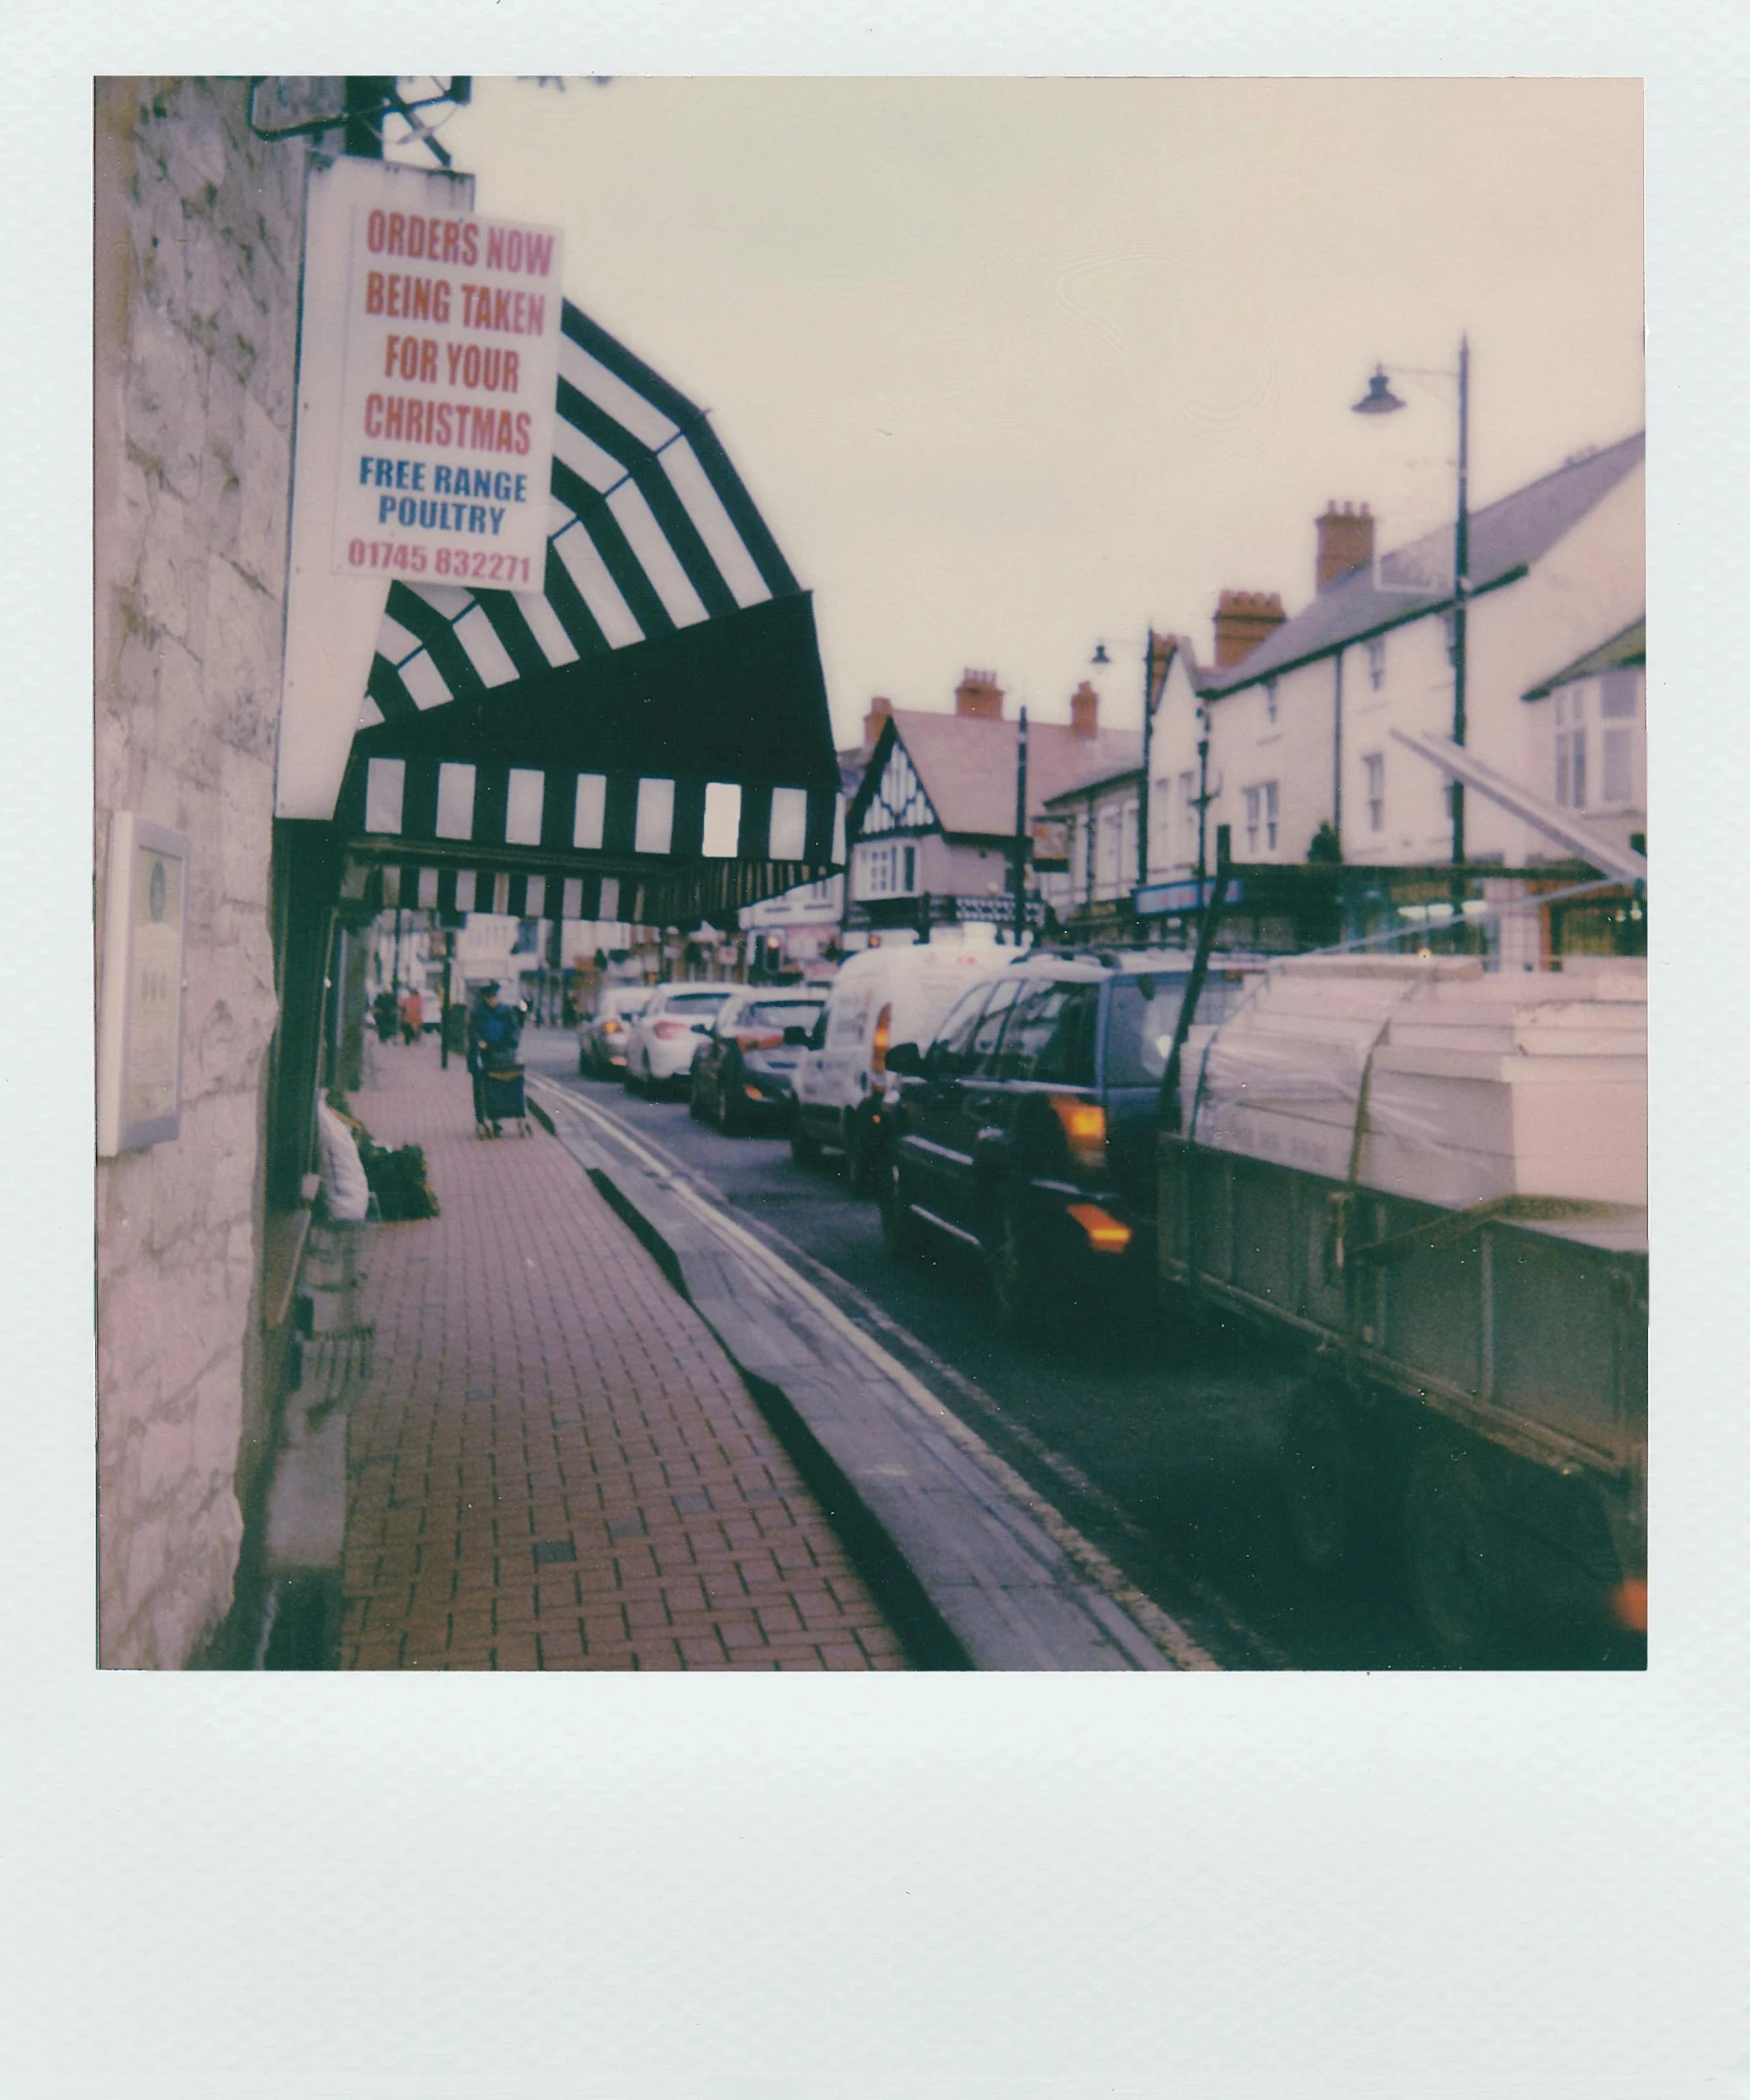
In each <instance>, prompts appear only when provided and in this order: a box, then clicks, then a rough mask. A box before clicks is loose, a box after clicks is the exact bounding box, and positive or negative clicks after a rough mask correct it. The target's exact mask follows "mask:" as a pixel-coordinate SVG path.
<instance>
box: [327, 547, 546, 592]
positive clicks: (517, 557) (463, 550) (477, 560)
mask: <svg viewBox="0 0 1750 2100" xmlns="http://www.w3.org/2000/svg"><path fill="white" fill-rule="evenodd" d="M347 561H348V565H349V566H350V567H353V568H398V569H400V570H401V571H402V573H403V574H404V575H413V576H423V575H425V574H426V573H427V572H428V570H429V571H430V572H431V573H432V574H433V575H435V576H455V577H457V578H460V579H464V580H466V581H467V582H470V583H509V584H515V583H526V582H528V581H529V573H528V569H529V562H528V556H527V555H526V554H493V553H488V552H487V551H486V550H485V549H484V548H483V547H478V548H476V547H466V546H434V547H425V546H419V545H416V544H415V543H414V542H412V541H410V540H407V539H351V540H349V541H348V542H347Z"/></svg>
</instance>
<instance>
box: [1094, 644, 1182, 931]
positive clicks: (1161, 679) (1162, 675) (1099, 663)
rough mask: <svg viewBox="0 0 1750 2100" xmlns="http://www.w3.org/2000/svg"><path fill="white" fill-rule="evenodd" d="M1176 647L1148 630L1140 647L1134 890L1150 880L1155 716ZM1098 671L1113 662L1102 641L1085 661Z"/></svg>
mask: <svg viewBox="0 0 1750 2100" xmlns="http://www.w3.org/2000/svg"><path fill="white" fill-rule="evenodd" d="M1176 646H1177V644H1176V643H1175V641H1174V638H1173V636H1172V635H1171V634H1157V633H1156V632H1155V629H1154V627H1153V626H1151V627H1150V628H1149V634H1148V639H1147V641H1146V642H1145V643H1144V644H1143V784H1142V790H1141V792H1140V793H1139V794H1138V796H1137V887H1138V888H1139V889H1142V888H1145V887H1146V886H1147V884H1148V880H1149V789H1150V785H1151V781H1150V774H1151V772H1152V771H1153V752H1154V746H1155V716H1156V715H1157V714H1158V713H1159V712H1160V708H1161V697H1162V694H1163V692H1164V691H1165V689H1166V685H1167V673H1168V671H1169V670H1171V669H1172V667H1173V651H1174V649H1175V647H1176ZM1088 660H1089V662H1090V663H1092V664H1093V665H1094V666H1095V667H1096V668H1097V669H1104V668H1107V667H1109V666H1110V664H1111V662H1112V658H1111V657H1110V656H1109V655H1108V654H1107V653H1106V644H1105V642H1104V641H1097V642H1096V643H1095V644H1094V653H1093V655H1092V656H1091V657H1090V658H1089V659H1088Z"/></svg>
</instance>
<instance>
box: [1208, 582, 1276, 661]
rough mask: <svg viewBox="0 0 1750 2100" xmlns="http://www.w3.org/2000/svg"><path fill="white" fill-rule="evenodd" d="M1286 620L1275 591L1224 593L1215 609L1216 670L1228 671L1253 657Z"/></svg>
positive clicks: (1231, 591) (1235, 591)
mask: <svg viewBox="0 0 1750 2100" xmlns="http://www.w3.org/2000/svg"><path fill="white" fill-rule="evenodd" d="M1287 618H1288V614H1287V613H1286V612H1285V611H1284V610H1283V601H1282V598H1281V596H1280V594H1279V593H1278V592H1276V591H1274V590H1269V591H1265V590H1224V591H1223V592H1222V596H1221V602H1220V603H1219V604H1218V605H1217V607H1216V665H1215V667H1216V669H1217V670H1229V669H1231V668H1232V667H1233V666H1234V665H1235V664H1236V663H1239V662H1240V661H1241V660H1242V659H1243V658H1245V657H1247V656H1250V655H1251V653H1252V651H1253V650H1254V649H1255V648H1257V646H1258V644H1259V643H1260V642H1261V641H1263V640H1264V639H1265V638H1266V636H1267V635H1270V634H1274V633H1275V632H1276V630H1277V628H1278V627H1280V626H1281V625H1282V623H1283V621H1284V620H1285V619H1287Z"/></svg>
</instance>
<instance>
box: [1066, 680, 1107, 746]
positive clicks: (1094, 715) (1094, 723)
mask: <svg viewBox="0 0 1750 2100" xmlns="http://www.w3.org/2000/svg"><path fill="white" fill-rule="evenodd" d="M1070 727H1071V729H1072V730H1073V731H1074V732H1075V734H1076V735H1078V736H1098V735H1099V734H1100V695H1099V694H1098V693H1097V692H1096V691H1095V690H1094V688H1093V686H1092V685H1090V684H1089V683H1088V681H1087V679H1086V678H1084V679H1083V680H1082V682H1081V684H1080V685H1078V686H1077V687H1076V689H1075V691H1074V692H1072V693H1071V694H1070Z"/></svg>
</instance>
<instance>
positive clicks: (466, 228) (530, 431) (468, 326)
mask: <svg viewBox="0 0 1750 2100" xmlns="http://www.w3.org/2000/svg"><path fill="white" fill-rule="evenodd" d="M349 232H350V239H351V252H350V263H349V268H348V273H347V280H346V346H347V347H346V380H345V386H344V390H343V394H342V400H341V444H340V456H339V462H338V466H339V477H338V479H339V487H338V489H337V491H336V502H335V527H334V542H333V547H332V552H331V562H332V566H333V567H334V568H336V569H338V570H341V571H343V572H347V573H353V574H359V573H370V572H373V571H376V572H378V573H380V574H390V575H398V574H399V575H402V576H405V577H408V578H414V577H419V578H423V579H424V580H426V581H427V582H438V583H463V584H468V585H472V586H474V587H481V586H483V587H485V588H488V589H499V590H519V591H538V590H540V589H541V588H542V586H543V584H544V581H545V569H546V534H547V496H548V482H549V479H550V476H551V463H552V453H553V403H554V398H555V395H556V392H557V383H558V360H559V309H560V303H561V294H560V286H561V272H560V263H561V238H560V235H559V234H558V232H557V231H556V230H555V229H554V228H552V227H543V226H523V225H518V224H514V223H512V222H509V221H506V220H500V219H478V218H475V217H473V216H472V215H471V214H463V213H459V212H455V211H441V210H439V211H423V210H422V211H415V210H407V209H403V208H401V207H400V206H398V205H396V204H393V203H390V202H388V201H384V202H369V201H364V200H361V201H358V202H355V203H354V205H353V208H352V212H351V225H350V229H349Z"/></svg>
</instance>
